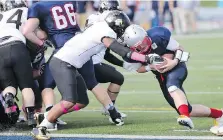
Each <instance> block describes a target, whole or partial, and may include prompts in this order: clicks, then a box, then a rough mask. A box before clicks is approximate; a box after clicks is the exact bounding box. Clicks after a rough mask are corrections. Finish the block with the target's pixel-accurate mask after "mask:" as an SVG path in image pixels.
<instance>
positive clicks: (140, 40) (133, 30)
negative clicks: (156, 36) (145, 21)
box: [123, 24, 152, 54]
mask: <svg viewBox="0 0 223 140" xmlns="http://www.w3.org/2000/svg"><path fill="white" fill-rule="evenodd" d="M123 40H124V43H125V44H126V45H127V46H128V47H129V48H130V49H131V50H133V51H136V52H138V53H141V54H144V53H147V52H149V51H151V45H152V40H151V38H150V37H148V35H147V32H146V31H145V30H144V29H143V28H142V27H140V26H138V25H134V24H132V25H130V26H129V27H128V28H126V30H125V33H124V35H123Z"/></svg>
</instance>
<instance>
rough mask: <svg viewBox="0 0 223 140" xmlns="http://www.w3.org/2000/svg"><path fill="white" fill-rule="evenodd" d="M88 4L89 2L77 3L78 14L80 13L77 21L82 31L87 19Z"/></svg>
mask: <svg viewBox="0 0 223 140" xmlns="http://www.w3.org/2000/svg"><path fill="white" fill-rule="evenodd" d="M86 2H87V1H77V13H78V16H77V21H78V25H79V26H80V28H81V29H83V28H84V25H85V21H86V19H87V15H86Z"/></svg>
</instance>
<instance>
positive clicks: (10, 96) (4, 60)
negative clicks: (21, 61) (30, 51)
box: [0, 43, 18, 120]
mask: <svg viewBox="0 0 223 140" xmlns="http://www.w3.org/2000/svg"><path fill="white" fill-rule="evenodd" d="M12 45H14V44H12V43H7V44H4V45H0V57H1V59H0V69H1V72H0V87H1V89H3V90H2V97H3V99H4V110H5V113H6V114H7V115H8V118H9V119H11V120H15V119H17V117H18V112H17V111H16V110H17V106H16V103H15V101H14V97H15V96H16V94H17V90H16V89H17V87H18V85H17V81H16V79H15V76H14V72H13V68H12V64H13V63H12V62H13V61H12V56H11V47H12Z"/></svg>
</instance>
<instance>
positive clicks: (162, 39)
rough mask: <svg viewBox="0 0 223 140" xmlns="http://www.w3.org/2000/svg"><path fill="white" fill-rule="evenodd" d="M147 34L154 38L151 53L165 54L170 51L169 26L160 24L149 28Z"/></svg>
mask: <svg viewBox="0 0 223 140" xmlns="http://www.w3.org/2000/svg"><path fill="white" fill-rule="evenodd" d="M147 34H148V36H149V37H150V38H151V40H152V46H151V50H150V53H156V54H158V55H163V54H165V53H169V52H170V51H169V50H167V49H166V48H167V46H168V43H169V41H170V37H171V32H170V31H169V30H168V29H167V28H165V27H159V26H158V27H154V28H151V29H149V30H148V31H147Z"/></svg>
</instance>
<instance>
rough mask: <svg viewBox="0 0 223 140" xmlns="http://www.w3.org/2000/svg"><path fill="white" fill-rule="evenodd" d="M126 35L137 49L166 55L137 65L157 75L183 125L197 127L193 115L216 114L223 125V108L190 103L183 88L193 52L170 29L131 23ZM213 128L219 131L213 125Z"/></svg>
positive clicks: (219, 122) (179, 121)
mask: <svg viewBox="0 0 223 140" xmlns="http://www.w3.org/2000/svg"><path fill="white" fill-rule="evenodd" d="M123 38H124V42H125V43H127V45H128V46H129V47H130V48H131V49H132V50H134V51H137V52H139V53H141V54H144V55H148V54H151V53H156V54H158V55H160V56H163V57H166V58H164V59H163V60H162V61H160V62H159V63H153V64H152V65H151V64H149V65H146V66H142V67H140V68H137V71H138V72H140V73H142V72H148V71H151V70H152V72H153V73H154V74H155V75H156V78H157V80H158V82H159V84H160V88H161V90H162V92H163V95H164V97H165V99H166V100H167V102H168V103H169V104H170V105H171V106H172V107H173V108H174V109H175V110H176V111H177V113H178V114H179V115H180V116H179V118H178V119H177V122H178V123H179V124H180V125H183V126H186V127H188V128H190V129H192V128H194V124H193V122H192V120H191V119H190V117H212V118H215V119H216V120H217V121H218V124H219V125H222V122H223V121H222V120H223V116H222V110H218V109H215V108H209V107H206V106H204V105H195V104H193V105H190V103H189V101H188V99H187V97H186V93H185V91H184V89H183V83H184V81H185V80H186V78H187V74H188V72H187V67H186V64H185V62H186V61H187V60H188V59H189V53H188V52H185V51H184V50H183V48H182V46H181V45H180V44H179V43H178V42H177V41H176V40H175V39H174V38H173V37H172V36H171V32H170V31H169V30H168V29H167V28H165V27H154V28H152V29H150V30H148V31H147V32H146V31H145V30H144V29H143V28H141V27H140V26H138V25H131V26H129V27H128V28H127V29H126V30H125V33H124V36H123ZM211 131H212V132H213V131H217V130H216V128H215V127H213V128H212V130H211Z"/></svg>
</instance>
